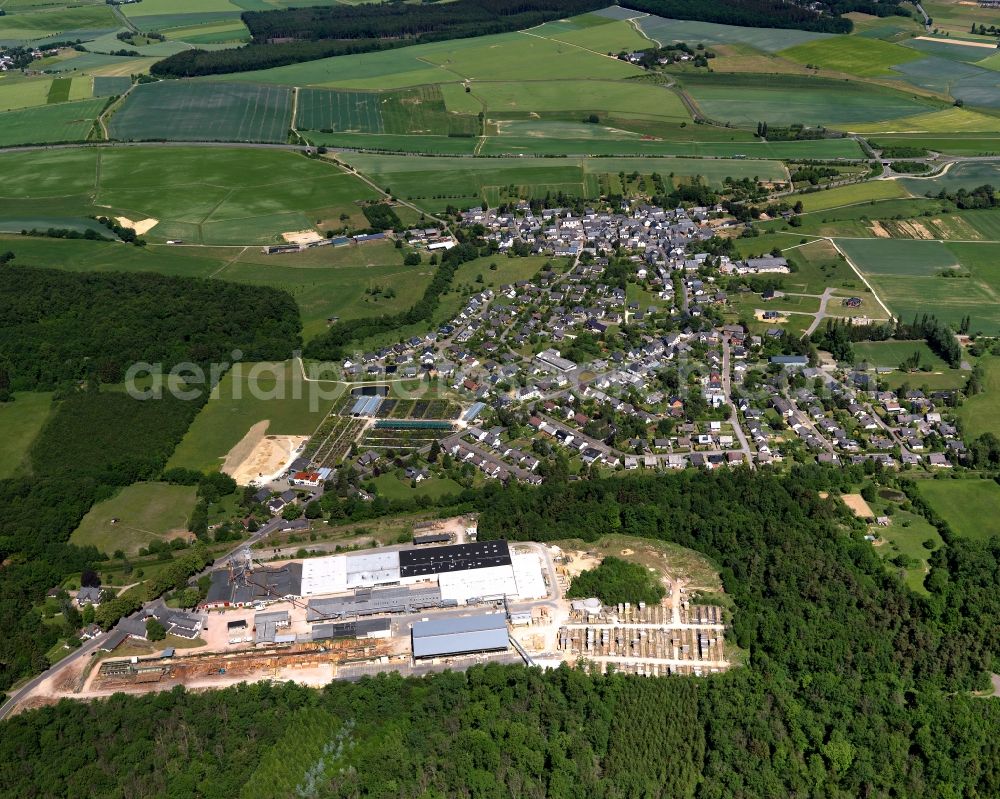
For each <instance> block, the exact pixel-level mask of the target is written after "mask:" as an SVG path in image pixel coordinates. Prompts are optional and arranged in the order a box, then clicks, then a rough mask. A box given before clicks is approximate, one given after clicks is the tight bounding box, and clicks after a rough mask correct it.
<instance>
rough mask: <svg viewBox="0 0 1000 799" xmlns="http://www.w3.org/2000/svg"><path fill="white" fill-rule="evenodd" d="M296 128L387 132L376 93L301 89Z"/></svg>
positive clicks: (296, 114)
mask: <svg viewBox="0 0 1000 799" xmlns="http://www.w3.org/2000/svg"><path fill="white" fill-rule="evenodd" d="M298 94H299V96H298V108H297V110H296V112H295V127H296V128H300V129H302V130H322V129H324V128H330V129H332V130H334V131H337V132H341V133H342V132H346V131H353V132H355V133H384V132H385V125H384V124H383V122H382V113H381V110H380V108H379V95H378V94H377V93H376V92H350V91H332V90H329V89H299V93H298Z"/></svg>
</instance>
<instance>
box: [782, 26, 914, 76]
mask: <svg viewBox="0 0 1000 799" xmlns="http://www.w3.org/2000/svg"><path fill="white" fill-rule="evenodd" d="M778 55H780V56H781V57H782V58H787V59H789V60H791V61H796V62H798V63H800V64H813V65H814V66H817V67H821V68H822V69H830V70H834V71H835V72H847V73H849V74H852V75H864V76H869V75H891V74H892V72H891V70H890V69H889V67H891V66H893V65H895V64H904V63H906V62H907V61H916V60H918V59H920V58H922V57H923V56H922V55H921V54H920V53H917V52H914V51H913V50H911V49H909V48H906V47H901V46H900V45H898V44H892V43H890V42H883V41H880V40H879V39H865V38H861V37H858V36H834V37H831V38H829V39H818V40H816V41H812V42H807V43H806V44H799V45H796V46H795V47H790V48H788V49H787V50H781V51H779V52H778Z"/></svg>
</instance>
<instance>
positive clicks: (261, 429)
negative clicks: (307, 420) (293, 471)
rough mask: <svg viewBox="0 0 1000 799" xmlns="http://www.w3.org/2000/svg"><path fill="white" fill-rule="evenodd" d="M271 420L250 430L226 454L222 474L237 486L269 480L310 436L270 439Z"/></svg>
mask: <svg viewBox="0 0 1000 799" xmlns="http://www.w3.org/2000/svg"><path fill="white" fill-rule="evenodd" d="M269 424H270V421H269V420H267V419H265V420H264V421H262V422H257V424H255V425H254V426H253V427H251V428H250V429H249V430H248V431H247V434H246V435H245V436H243V438H242V439H240V441H239V442H238V443H237V444H236V446H234V447H233V448H232V449H231V450H229V452H228V453H227V454H226V460H225V462H224V463H223V464H222V471H223V472H225V473H226V474H228V475H229V476H230V477H232V478H233V479H234V480H235V481H236V483H237V485H241V486H245V485H249V484H250V483H252V482H253V481H254V480H257V479H258V478H261V477H270V476H271V475H273V474H275V473H276V472H278V471H279V470H280V469H281V468H282V467H283V466H285V465H286V464H288V463H289V462H290V461H291V460H292V457H293V456H294V454H295V453H296V451H297V450H298V449H299V448H300V447H301V446H302V445H303V444H304V443H305V442H306V441H308V440H309V436H267V435H265V433H266V432H267V427H268V425H269Z"/></svg>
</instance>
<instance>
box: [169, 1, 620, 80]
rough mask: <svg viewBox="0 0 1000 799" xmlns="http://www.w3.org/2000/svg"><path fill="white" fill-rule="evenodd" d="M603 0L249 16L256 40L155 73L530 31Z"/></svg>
mask: <svg viewBox="0 0 1000 799" xmlns="http://www.w3.org/2000/svg"><path fill="white" fill-rule="evenodd" d="M605 5H607V3H606V2H604V1H603V0H455V2H452V3H441V4H435V3H421V4H410V3H365V4H358V5H339V4H338V5H331V6H309V7H306V8H288V9H283V10H270V11H246V12H244V13H243V15H242V18H243V22H244V23H245V24H246V26H247V28H249V29H250V33H251V35H252V36H253V41H252V42H251V43H250V44H249V45H247V46H245V47H240V48H231V49H225V50H214V51H206V50H197V49H196V50H185V51H183V52H180V53H177V54H175V55H172V56H170V57H168V58H165V59H164V60H162V61H159V62H157V63H156V64H154V65H153V67H152V72H153V74H154V75H162V76H164V77H191V76H194V75H212V74H218V73H223V72H245V71H247V70H254V69H266V68H268V67H276V66H281V65H284V64H294V63H298V62H300V61H311V60H314V59H317V58H328V57H330V56H337V55H346V54H349V53H363V52H370V51H373V50H386V49H390V48H395V47H407V46H409V45H414V44H422V43H425V42H434V41H443V40H446V39H462V38H467V37H472V36H487V35H490V34H496V33H506V32H508V31H516V30H523V29H525V28H532V27H534V26H536V25H540V24H542V23H543V22H548V21H550V20H554V19H561V18H563V17H570V16H574V15H576V14H583V13H584V12H587V11H595V10H597V9H599V8H604V7H605Z"/></svg>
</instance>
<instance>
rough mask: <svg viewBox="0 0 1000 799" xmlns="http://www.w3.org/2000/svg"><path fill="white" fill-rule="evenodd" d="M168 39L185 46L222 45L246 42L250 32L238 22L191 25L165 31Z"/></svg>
mask: <svg viewBox="0 0 1000 799" xmlns="http://www.w3.org/2000/svg"><path fill="white" fill-rule="evenodd" d="M166 36H167V38H168V39H170V40H172V41H176V42H184V43H186V44H197V45H206V44H223V43H227V44H228V43H232V42H247V41H249V40H250V31H248V30H247V28H246V25H244V24H243V22H242V21H240V20H232V21H222V22H209V23H207V24H204V25H191V26H189V27H185V28H170V29H168V30H167V31H166Z"/></svg>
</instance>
